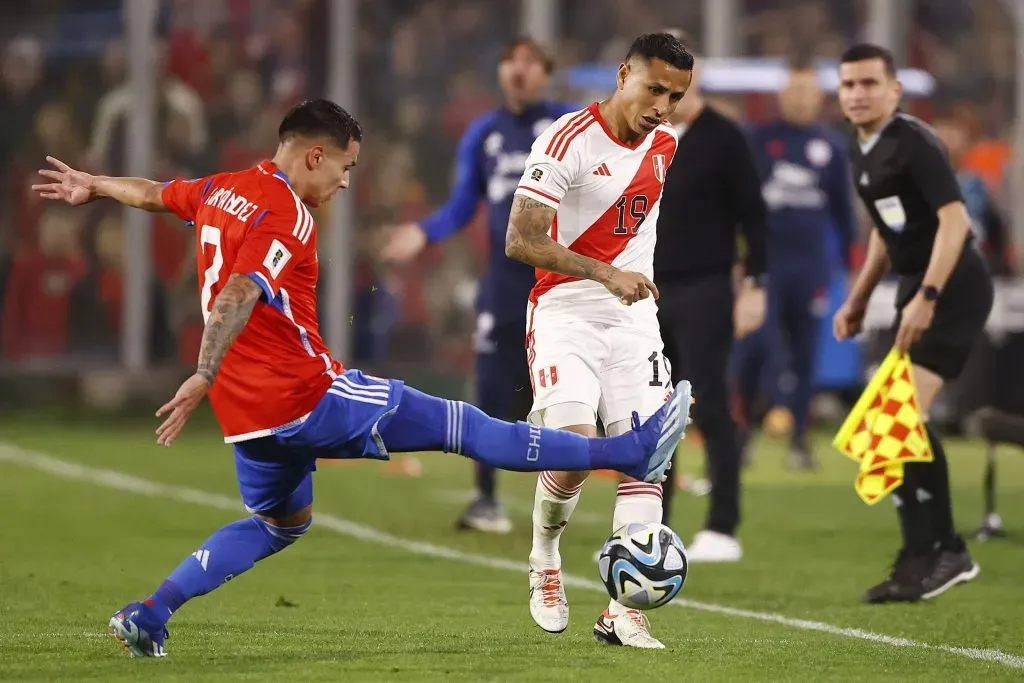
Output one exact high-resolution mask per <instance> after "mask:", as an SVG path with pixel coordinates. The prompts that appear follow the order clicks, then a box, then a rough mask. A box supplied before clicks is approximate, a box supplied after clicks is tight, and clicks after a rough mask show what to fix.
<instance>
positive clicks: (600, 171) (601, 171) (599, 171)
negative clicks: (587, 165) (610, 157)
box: [594, 164, 612, 176]
mask: <svg viewBox="0 0 1024 683" xmlns="http://www.w3.org/2000/svg"><path fill="white" fill-rule="evenodd" d="M611 174H612V172H611V171H609V170H608V164H601V165H600V166H598V167H597V168H595V169H594V175H604V176H610V175H611Z"/></svg>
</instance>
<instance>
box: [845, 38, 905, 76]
mask: <svg viewBox="0 0 1024 683" xmlns="http://www.w3.org/2000/svg"><path fill="white" fill-rule="evenodd" d="M869 59H881V60H882V64H883V65H884V66H885V73H886V75H887V76H889V77H890V78H895V77H896V58H895V57H893V55H892V52H890V51H889V50H887V49H885V48H884V47H882V46H881V45H875V44H874V43H857V44H856V45H853V46H852V47H849V48H847V50H846V52H844V53H843V56H842V57H840V58H839V63H840V64H846V63H848V62H866V61H868V60H869Z"/></svg>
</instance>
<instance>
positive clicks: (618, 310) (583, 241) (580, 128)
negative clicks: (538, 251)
mask: <svg viewBox="0 0 1024 683" xmlns="http://www.w3.org/2000/svg"><path fill="white" fill-rule="evenodd" d="M676 143H677V134H676V132H675V130H674V129H673V128H672V127H671V126H668V125H664V124H662V125H660V126H658V127H657V128H655V129H654V130H653V131H651V132H650V133H648V134H647V135H645V136H644V137H643V138H641V139H640V140H639V141H637V143H636V144H635V145H633V146H629V145H626V144H625V143H623V142H622V141H620V140H619V139H618V138H616V137H615V136H614V135H613V134H612V132H611V130H610V129H609V128H608V124H607V123H606V122H605V120H604V118H603V117H602V116H601V113H600V111H599V110H598V105H597V103H596V102H594V103H593V104H591V105H590V106H589V107H587V108H586V109H582V110H580V111H576V112H573V113H570V114H566V115H565V116H563V117H562V118H560V119H558V120H557V121H555V122H554V123H553V124H552V125H551V126H550V127H549V128H548V129H547V130H545V131H544V133H542V134H541V135H540V137H538V138H537V140H536V141H535V142H534V143H533V147H532V149H531V150H530V156H529V157H528V158H527V161H526V171H525V172H524V173H523V177H522V180H521V181H520V183H519V186H518V187H517V188H516V194H517V195H523V196H525V197H529V198H530V199H534V200H536V201H538V202H541V203H543V204H547V205H548V206H550V207H552V208H554V209H556V210H557V214H556V216H555V220H554V222H553V223H552V225H551V231H550V233H549V234H550V236H551V239H553V240H555V241H556V242H558V243H559V244H561V245H562V246H564V247H567V248H568V249H570V250H572V251H574V252H576V253H578V254H582V255H584V256H589V257H591V258H594V259H597V260H598V261H603V262H604V263H609V264H611V265H613V266H615V267H616V268H619V269H621V270H629V271H635V272H638V273H643V274H644V275H646V276H647V277H648V278H651V279H653V277H654V246H655V242H656V240H657V230H656V228H657V221H658V213H659V207H660V206H661V193H662V188H663V186H664V182H665V173H666V171H667V169H668V166H669V164H670V163H672V158H673V156H674V155H675V152H676ZM530 302H531V304H533V306H534V307H536V306H537V305H538V304H543V306H542V307H543V308H549V307H552V308H553V307H556V306H557V307H558V308H566V309H571V310H573V311H576V312H578V313H579V314H580V315H581V316H583V317H587V318H590V319H600V320H604V321H606V322H608V323H611V324H616V323H627V324H628V323H630V322H631V321H632V320H634V319H635V318H636V317H637V316H638V315H641V316H643V317H648V316H650V315H651V314H654V313H656V311H657V308H656V306H655V304H654V300H653V298H649V299H646V300H644V301H641V302H637V303H636V304H634V305H633V306H625V305H623V304H622V303H621V302H620V301H619V300H618V299H617V298H616V297H615V296H614V295H612V294H611V293H610V292H609V291H608V290H607V289H606V288H605V287H604V286H603V285H601V284H600V283H598V282H594V281H592V280H579V279H578V278H572V277H568V276H565V275H559V274H557V273H551V272H548V271H545V270H541V269H538V270H537V284H536V285H535V286H534V288H533V291H532V293H531V295H530Z"/></svg>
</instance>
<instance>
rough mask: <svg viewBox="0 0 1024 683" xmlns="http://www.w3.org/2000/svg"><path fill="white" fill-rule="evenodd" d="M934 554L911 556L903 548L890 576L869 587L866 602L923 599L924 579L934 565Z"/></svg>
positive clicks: (878, 602)
mask: <svg viewBox="0 0 1024 683" xmlns="http://www.w3.org/2000/svg"><path fill="white" fill-rule="evenodd" d="M933 560H934V556H933V555H918V556H911V555H910V554H909V553H907V551H906V550H904V549H901V550H900V551H899V553H897V554H896V561H895V562H893V563H892V569H890V570H889V576H887V577H886V578H885V580H884V581H882V582H881V583H878V584H876V585H874V586H872V587H871V588H869V589H868V592H867V593H865V594H864V602H866V603H868V604H871V605H880V604H882V603H886V602H916V601H918V600H920V599H921V596H922V594H923V592H924V591H923V588H922V586H921V582H922V579H923V578H924V577H925V576H927V575H928V573H929V572H930V571H931V569H932V567H933Z"/></svg>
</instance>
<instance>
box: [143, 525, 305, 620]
mask: <svg viewBox="0 0 1024 683" xmlns="http://www.w3.org/2000/svg"><path fill="white" fill-rule="evenodd" d="M310 524H311V522H306V523H305V524H302V525H300V526H294V527H275V526H273V525H271V524H269V523H267V522H265V521H264V520H262V519H260V518H259V517H249V518H247V519H240V520H238V521H237V522H232V523H231V524H228V525H227V526H225V527H221V528H220V529H218V530H217V531H215V532H214V533H213V535H212V536H210V537H209V538H208V539H206V542H205V543H203V545H202V546H200V548H199V550H197V551H195V552H194V553H192V554H191V555H189V556H188V557H187V558H185V560H184V561H183V562H182V563H181V564H179V565H178V568H177V569H175V570H174V571H173V572H172V573H171V575H170V576H168V577H167V580H166V581H164V582H163V584H162V585H161V586H160V588H158V589H157V590H156V592H155V593H153V595H152V596H150V599H149V600H147V601H146V604H147V605H148V606H149V607H151V608H153V610H154V612H155V613H156V614H157V616H159V617H161V618H163V619H164V620H165V621H166V620H167V619H169V618H170V616H171V615H172V614H173V613H174V612H175V611H177V610H178V608H179V607H181V606H182V605H183V604H185V602H186V601H188V600H191V599H192V598H194V597H197V596H199V595H205V594H207V593H209V592H210V591H212V590H214V589H215V588H218V587H219V586H221V585H223V584H224V583H225V582H226V581H228V580H230V579H233V578H234V577H236V576H238V575H239V574H241V573H243V572H246V571H248V570H250V569H252V567H253V565H255V564H256V563H257V562H259V561H260V560H262V559H263V558H265V557H269V556H271V555H273V554H274V553H276V552H279V551H281V550H284V549H285V548H287V547H288V546H289V545H291V544H292V543H294V542H295V541H296V540H298V539H299V538H300V537H302V535H303V534H304V533H306V530H307V529H309V526H310Z"/></svg>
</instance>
